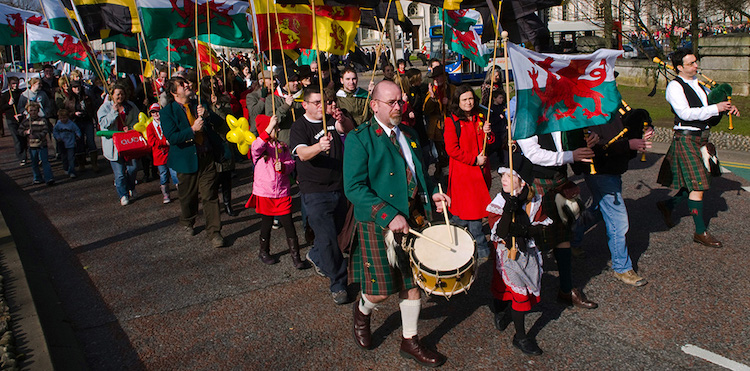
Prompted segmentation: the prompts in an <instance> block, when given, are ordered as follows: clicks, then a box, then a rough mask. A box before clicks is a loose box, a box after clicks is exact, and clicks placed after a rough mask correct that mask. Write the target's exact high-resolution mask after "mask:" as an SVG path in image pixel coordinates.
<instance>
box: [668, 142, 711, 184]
mask: <svg viewBox="0 0 750 371" xmlns="http://www.w3.org/2000/svg"><path fill="white" fill-rule="evenodd" d="M708 136H709V131H708V130H706V131H704V132H703V135H701V136H697V135H684V134H682V133H679V132H675V133H674V137H673V139H672V145H671V146H669V151H667V154H666V155H665V156H664V161H662V163H661V168H660V169H659V178H658V182H659V183H660V184H661V185H663V186H665V187H670V188H672V189H681V188H687V190H688V191H706V190H708V188H709V187H710V186H711V177H710V176H709V174H708V170H707V169H706V166H705V165H704V164H703V156H702V155H701V147H702V146H705V145H706V143H708ZM669 171H671V175H672V176H671V179H670V177H669V175H668V172H669Z"/></svg>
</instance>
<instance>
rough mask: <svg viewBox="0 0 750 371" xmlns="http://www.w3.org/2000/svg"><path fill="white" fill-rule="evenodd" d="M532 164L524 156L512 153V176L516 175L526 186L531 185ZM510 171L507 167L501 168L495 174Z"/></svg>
mask: <svg viewBox="0 0 750 371" xmlns="http://www.w3.org/2000/svg"><path fill="white" fill-rule="evenodd" d="M533 170H534V164H533V163H531V161H529V159H527V158H526V157H525V156H524V155H522V154H520V153H518V152H513V174H514V175H517V176H518V177H520V178H521V179H523V181H524V182H525V183H526V184H532V183H534V174H533ZM509 171H510V169H509V168H507V167H501V168H499V169H497V172H498V173H500V174H503V173H506V172H509Z"/></svg>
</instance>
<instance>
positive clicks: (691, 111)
mask: <svg viewBox="0 0 750 371" xmlns="http://www.w3.org/2000/svg"><path fill="white" fill-rule="evenodd" d="M677 78H679V79H682V81H684V82H685V83H687V84H688V85H689V86H690V87H691V88H692V89H693V91H695V94H696V95H698V98H700V99H701V102H702V103H703V107H697V108H693V107H690V104H689V103H688V100H687V97H686V96H685V91H684V90H683V89H682V85H680V83H679V82H677V81H670V82H669V84H667V93H666V98H667V102H669V104H670V105H671V106H672V109H673V110H674V112H675V113H676V114H677V117H679V118H680V119H681V120H684V121H705V120H708V119H710V118H711V117H714V116H718V115H719V107H718V106H717V105H715V104H712V105H708V96H707V95H706V91H705V90H703V88H702V87H701V86H700V85H699V84H698V78H697V77H696V78H694V79H692V80H685V79H683V78H682V76H677ZM706 128H708V126H706ZM674 130H700V129H697V128H695V127H692V126H682V125H679V124H678V125H675V126H674Z"/></svg>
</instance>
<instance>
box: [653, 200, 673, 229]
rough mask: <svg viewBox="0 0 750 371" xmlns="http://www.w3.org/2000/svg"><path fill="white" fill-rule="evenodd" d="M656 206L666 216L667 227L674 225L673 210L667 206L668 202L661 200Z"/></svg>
mask: <svg viewBox="0 0 750 371" xmlns="http://www.w3.org/2000/svg"><path fill="white" fill-rule="evenodd" d="M656 208H657V209H659V211H660V212H661V216H662V218H664V224H666V225H667V228H672V227H674V222H673V221H672V210H670V209H669V207H667V203H666V202H664V201H659V202H657V203H656Z"/></svg>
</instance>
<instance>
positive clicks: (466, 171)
mask: <svg viewBox="0 0 750 371" xmlns="http://www.w3.org/2000/svg"><path fill="white" fill-rule="evenodd" d="M456 121H458V122H459V124H460V126H461V134H460V135H461V136H460V138H459V137H458V136H457V133H456V125H455V122H456ZM481 123H483V120H482V118H481V116H480V115H474V116H472V117H471V118H470V119H460V120H459V119H458V117H456V115H453V114H451V116H450V117H446V120H445V130H444V131H443V137H444V139H445V151H446V152H447V153H448V156H449V157H450V162H449V165H448V166H449V172H448V196H449V197H450V198H451V206H450V207H449V208H448V211H450V213H451V214H453V215H456V216H457V217H459V218H461V219H462V220H477V219H482V218H484V217H486V216H487V205H489V204H490V201H492V199H491V198H490V191H489V188H490V184H491V182H492V178H491V177H490V167H489V164H485V165H484V166H482V167H479V166H476V165H475V162H476V159H477V156H478V155H479V153H480V152H481V151H482V146H483V142H484V131H482V129H481V128H480V126H479V125H480V124H481ZM489 136H490V137H489V138H488V139H487V142H488V143H492V142H494V140H495V138H494V136H492V133H490V134H489Z"/></svg>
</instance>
